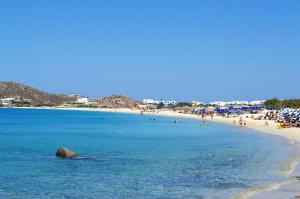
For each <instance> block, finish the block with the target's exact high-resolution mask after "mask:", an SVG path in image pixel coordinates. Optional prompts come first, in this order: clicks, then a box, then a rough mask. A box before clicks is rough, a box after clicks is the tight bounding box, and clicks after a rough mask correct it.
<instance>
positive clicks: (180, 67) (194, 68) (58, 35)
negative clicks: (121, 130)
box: [0, 0, 300, 102]
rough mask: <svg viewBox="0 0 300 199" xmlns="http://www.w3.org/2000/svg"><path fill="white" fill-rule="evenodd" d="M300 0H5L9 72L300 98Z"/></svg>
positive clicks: (161, 91) (148, 89)
mask: <svg viewBox="0 0 300 199" xmlns="http://www.w3.org/2000/svg"><path fill="white" fill-rule="evenodd" d="M299 10H300V1H296V0H291V1H276V0H274V1H271V0H266V1H259V0H256V1H226V2H225V1H218V2H217V1H196V0H194V1H193V0H191V1H171V0H169V1H131V0H129V1H121V0H120V1H71V0H66V1H31V0H28V1H21V0H20V1H2V2H0V25H1V26H0V27H1V33H0V35H1V36H0V66H1V72H0V81H15V82H20V83H24V84H27V85H30V86H33V87H36V88H38V89H41V90H45V91H48V92H52V93H69V92H76V93H79V94H82V95H87V96H94V97H101V96H107V95H111V94H123V95H128V96H131V97H133V98H135V99H142V98H156V99H161V98H162V99H175V100H178V101H188V100H192V99H195V100H199V101H206V102H207V101H212V100H254V99H266V98H272V97H279V98H300V93H299V88H298V87H299V76H300V59H299V55H300V26H299V21H300V12H299Z"/></svg>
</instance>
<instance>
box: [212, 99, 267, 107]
mask: <svg viewBox="0 0 300 199" xmlns="http://www.w3.org/2000/svg"><path fill="white" fill-rule="evenodd" d="M264 102H265V101H264V100H257V101H229V102H224V101H215V102H210V103H209V104H210V105H215V106H219V107H225V106H243V105H244V106H249V105H251V106H257V105H262V104H263V103H264Z"/></svg>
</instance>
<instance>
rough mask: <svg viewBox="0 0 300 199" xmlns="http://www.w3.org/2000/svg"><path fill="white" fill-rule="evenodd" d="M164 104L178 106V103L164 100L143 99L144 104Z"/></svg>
mask: <svg viewBox="0 0 300 199" xmlns="http://www.w3.org/2000/svg"><path fill="white" fill-rule="evenodd" d="M161 103H163V104H164V105H165V106H169V105H176V101H164V100H153V99H143V104H152V105H158V104H161Z"/></svg>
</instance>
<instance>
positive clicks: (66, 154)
mask: <svg viewBox="0 0 300 199" xmlns="http://www.w3.org/2000/svg"><path fill="white" fill-rule="evenodd" d="M55 155H56V157H60V158H75V157H77V156H78V155H77V153H75V152H74V151H71V150H69V149H67V148H59V149H57V151H56V154H55Z"/></svg>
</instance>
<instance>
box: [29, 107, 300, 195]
mask: <svg viewBox="0 0 300 199" xmlns="http://www.w3.org/2000/svg"><path fill="white" fill-rule="evenodd" d="M35 109H55V110H74V111H99V112H117V113H129V114H144V115H151V116H153V117H155V116H167V117H176V118H178V119H177V120H178V122H179V123H180V118H189V119H195V120H202V118H201V116H198V115H194V114H183V113H178V112H174V111H171V110H159V111H155V112H145V111H144V112H143V113H142V112H141V110H138V109H126V108H122V109H110V108H92V109H91V108H35ZM241 117H242V118H243V119H245V120H246V122H247V123H246V128H251V129H253V130H255V131H257V132H261V133H265V134H270V135H273V136H274V135H275V136H280V137H283V138H285V139H287V140H289V141H290V143H291V145H298V143H300V129H299V128H285V129H278V128H277V124H276V123H275V122H274V121H270V120H268V125H266V123H265V120H254V119H252V118H251V115H249V114H244V115H241ZM238 119H239V118H225V117H221V116H214V117H213V118H211V117H207V118H206V121H207V122H208V123H210V122H221V123H225V124H228V125H232V126H235V127H239V124H238ZM234 120H236V121H235V122H234ZM239 128H240V127H239ZM243 128H245V127H243ZM298 147H299V146H298ZM295 148H296V147H295ZM296 150H298V151H296V152H295V155H293V157H291V160H290V162H288V163H287V164H286V166H287V167H289V168H285V170H286V171H287V172H286V173H284V174H283V175H284V176H286V177H287V180H286V181H282V182H275V183H273V184H268V185H265V186H262V187H258V188H255V189H251V190H246V191H245V192H242V193H241V194H240V195H238V196H237V197H236V199H243V198H249V199H261V198H272V199H273V198H295V197H296V196H299V195H300V183H299V179H298V178H296V177H297V176H300V168H299V165H298V161H299V160H300V155H299V154H300V153H299V148H297V149H296Z"/></svg>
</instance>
